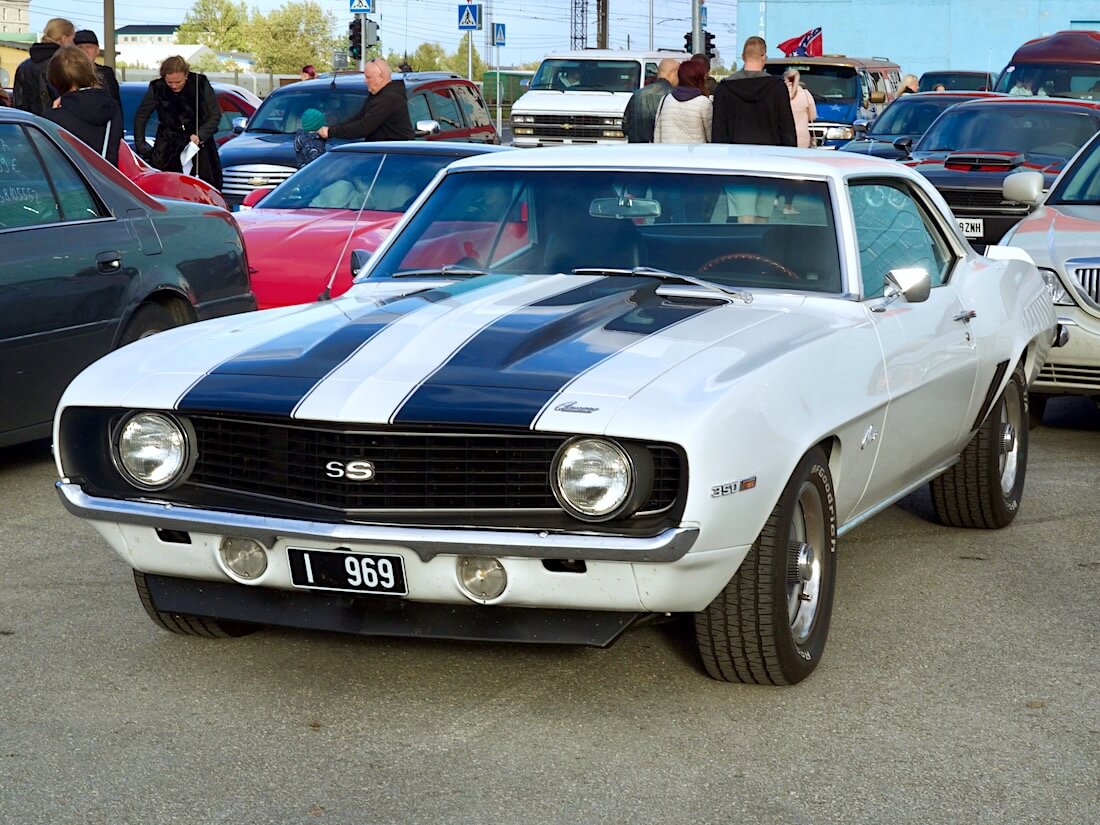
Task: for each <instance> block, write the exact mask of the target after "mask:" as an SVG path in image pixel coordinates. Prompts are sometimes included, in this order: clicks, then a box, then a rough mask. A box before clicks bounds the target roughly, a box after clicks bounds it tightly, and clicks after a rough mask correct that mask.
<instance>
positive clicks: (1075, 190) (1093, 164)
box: [1049, 138, 1100, 205]
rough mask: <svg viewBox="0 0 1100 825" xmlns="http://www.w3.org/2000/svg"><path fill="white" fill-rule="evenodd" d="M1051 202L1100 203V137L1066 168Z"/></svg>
mask: <svg viewBox="0 0 1100 825" xmlns="http://www.w3.org/2000/svg"><path fill="white" fill-rule="evenodd" d="M1049 202H1050V203H1082V204H1083V203H1088V204H1094V205H1095V204H1100V138H1094V139H1093V141H1092V144H1091V145H1090V146H1089V148H1088V149H1086V150H1085V151H1084V152H1082V153H1081V154H1080V155H1079V156H1078V158H1077V160H1075V161H1074V163H1073V165H1072V166H1071V167H1069V169H1067V170H1066V173H1065V175H1063V176H1062V179H1061V180H1060V181H1059V182H1058V188H1057V189H1056V190H1055V191H1054V192H1052V193H1051V196H1050V201H1049Z"/></svg>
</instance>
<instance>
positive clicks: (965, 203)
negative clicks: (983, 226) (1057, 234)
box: [940, 189, 1028, 215]
mask: <svg viewBox="0 0 1100 825" xmlns="http://www.w3.org/2000/svg"><path fill="white" fill-rule="evenodd" d="M940 194H941V195H943V199H944V200H945V201H947V205H948V206H950V207H951V209H952V210H955V209H981V210H983V211H987V212H998V213H1003V214H1006V215H1026V214H1027V213H1028V207H1027V205H1026V204H1019V203H1012V202H1010V201H1006V200H1005V199H1004V198H1003V197H1001V193H1000V190H992V189H941V190H940Z"/></svg>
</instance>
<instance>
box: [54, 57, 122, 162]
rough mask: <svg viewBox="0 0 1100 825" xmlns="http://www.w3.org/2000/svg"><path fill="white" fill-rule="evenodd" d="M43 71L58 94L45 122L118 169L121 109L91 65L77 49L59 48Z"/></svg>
mask: <svg viewBox="0 0 1100 825" xmlns="http://www.w3.org/2000/svg"><path fill="white" fill-rule="evenodd" d="M46 71H47V74H48V79H49V82H50V85H51V86H53V87H54V88H55V89H57V90H58V91H60V92H61V98H60V101H59V102H58V104H57V105H56V106H54V107H52V108H50V109H48V110H47V111H46V114H45V115H44V116H45V117H46V119H47V120H52V121H53V122H54V123H56V124H57V125H58V126H61V127H62V128H64V129H68V130H69V131H70V132H72V133H73V134H74V135H76V136H77V137H78V138H80V139H81V140H82V141H84V142H85V143H86V144H88V145H89V146H91V147H92V149H94V150H95V151H96V152H98V153H99V154H100V155H102V156H103V157H105V158H106V159H107V161H108V162H109V163H110V164H111V165H112V166H115V167H117V166H118V145H119V143H120V142H121V141H122V107H121V106H120V105H119V103H118V101H117V100H115V99H114V98H112V97H111V96H110V95H109V94H107V92H106V91H104V90H103V89H102V88H101V87H100V85H99V77H98V76H97V75H96V72H95V66H94V64H93V63H92V61H90V60H89V59H88V56H87V55H86V54H84V51H83V50H82V49H81V48H80V47H78V46H62V47H60V48H59V49H58V50H57V51H56V52H55V53H54V56H53V57H52V58H51V59H50V65H49V67H48V68H47V70H46Z"/></svg>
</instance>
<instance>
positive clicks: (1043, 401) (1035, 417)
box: [1027, 393, 1050, 430]
mask: <svg viewBox="0 0 1100 825" xmlns="http://www.w3.org/2000/svg"><path fill="white" fill-rule="evenodd" d="M1049 400H1050V396H1049V395H1035V394H1033V393H1028V396H1027V426H1028V429H1030V430H1034V429H1035V428H1036V427H1038V426H1039V425H1040V424H1042V423H1043V414H1044V413H1046V411H1047V401H1049Z"/></svg>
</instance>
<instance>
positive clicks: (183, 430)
mask: <svg viewBox="0 0 1100 825" xmlns="http://www.w3.org/2000/svg"><path fill="white" fill-rule="evenodd" d="M140 420H146V421H147V422H149V423H151V424H156V425H157V426H160V427H162V428H163V432H166V433H168V434H169V435H168V440H169V441H172V442H173V443H170V444H166V445H164V449H166V450H168V451H169V452H170V453H174V454H175V457H174V458H173V459H172V467H171V470H170V472H168V473H165V474H157V475H156V476H155V478H153V479H152V480H151V476H150V474H148V473H146V474H145V475H144V476H143V475H142V474H141V473H140V472H139V471H137V470H135V469H134V467H133V463H132V459H131V460H129V461H128V460H127V458H125V457H124V453H125V452H126V448H125V447H124V443H123V439H125V438H127V437H128V434H130V432H131V431H130V430H129V428H130V427H131V425H133V424H134V423H135V422H138V421H140ZM195 444H196V439H195V431H194V428H193V427H192V426H191V424H190V422H189V421H187V420H186V419H181V418H177V417H176V416H174V415H172V414H170V413H165V412H157V411H153V410H141V411H138V412H134V413H131V414H129V415H127V416H125V417H123V418H122V419H120V420H119V422H118V424H117V425H116V426H115V428H114V431H113V432H112V433H111V460H112V462H113V463H114V465H115V469H116V470H117V471H118V473H119V475H120V476H122V478H124V479H125V480H126V482H127V483H128V484H131V485H132V486H134V487H136V488H138V489H139V490H145V491H150V492H152V491H158V490H167V489H170V488H172V487H175V486H177V485H179V484H181V483H182V482H183V481H184V480H186V478H187V477H188V476H189V475H190V474H191V470H193V469H194V466H195V460H196V458H197V457H198V452H197V450H196V449H195ZM130 446H131V449H132V447H133V445H132V444H131V445H130Z"/></svg>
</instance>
